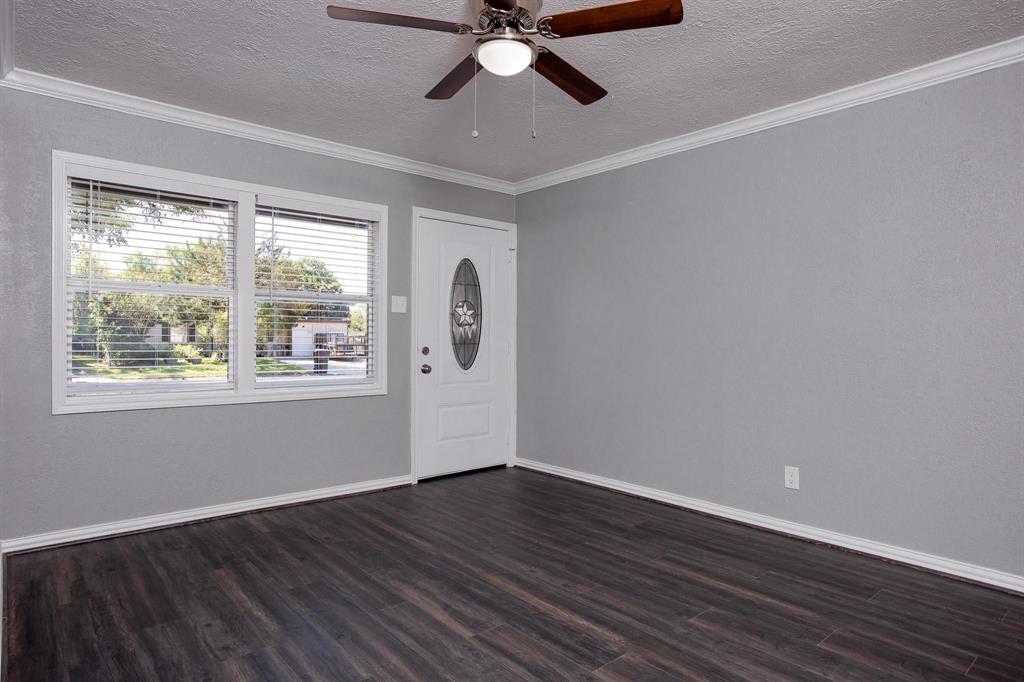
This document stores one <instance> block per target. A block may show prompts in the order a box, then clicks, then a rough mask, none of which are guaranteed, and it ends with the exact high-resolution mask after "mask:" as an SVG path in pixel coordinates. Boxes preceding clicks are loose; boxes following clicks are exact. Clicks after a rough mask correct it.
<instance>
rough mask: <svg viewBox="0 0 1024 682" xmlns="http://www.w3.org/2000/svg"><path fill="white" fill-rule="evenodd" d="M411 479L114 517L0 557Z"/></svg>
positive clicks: (21, 543)
mask: <svg viewBox="0 0 1024 682" xmlns="http://www.w3.org/2000/svg"><path fill="white" fill-rule="evenodd" d="M410 483H412V476H411V475H405V476H395V477H393V478H379V479H376V480H373V481H360V482H359V483H346V484H344V485H336V486H331V487H329V488H318V489H316V490H304V491H301V492H296V493H286V494H284V495H273V496H271V497H260V498H256V499H251V500H242V501H241V502H229V503H227V504H216V505H213V506H210V507H198V508H195V509H185V510H183V511H177V512H170V513H167V514H155V515H153V516H142V517H138V518H134V519H127V520H125V521H114V522H112V523H98V524H95V525H92V526H81V527H79V528H69V529H67V530H58V531H54V532H51V533H41V534H39V535H26V536H24V537H19V538H11V539H9V540H2V541H0V561H2V555H3V554H8V553H11V552H24V551H28V550H32V549H42V548H44V547H55V546H57V545H66V544H68V543H72V542H83V541H85V540H96V539H99V538H105V537H110V536H113V535H124V534H125V533H137V532H139V531H144V530H154V529H157V528H165V527H167V526H177V525H181V524H183V523H191V522H193V521H203V520H206V519H215V518H217V517H219V516H230V515H232V514H242V513H245V512H251V511H258V510H261V509H272V508H274V507H282V506H285V505H289V504H298V503H300V502H312V501H314V500H324V499H328V498H331V497H342V496H344V495H355V494H357V493H365V492H370V491H374V490H384V489H385V488H395V487H398V486H403V485H409V484H410Z"/></svg>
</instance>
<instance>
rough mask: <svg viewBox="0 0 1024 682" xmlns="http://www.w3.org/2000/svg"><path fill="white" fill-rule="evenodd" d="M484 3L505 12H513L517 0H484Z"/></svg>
mask: <svg viewBox="0 0 1024 682" xmlns="http://www.w3.org/2000/svg"><path fill="white" fill-rule="evenodd" d="M484 3H485V4H488V5H490V6H491V7H493V8H494V9H500V10H504V11H505V12H511V11H512V10H514V9H515V8H516V0H484Z"/></svg>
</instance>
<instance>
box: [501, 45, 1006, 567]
mask: <svg viewBox="0 0 1024 682" xmlns="http://www.w3.org/2000/svg"><path fill="white" fill-rule="evenodd" d="M1022 112H1024V66H1022V65H1016V66H1012V67H1006V68H1002V69H999V70H996V71H990V72H986V73H983V74H980V75H976V76H973V77H970V78H966V79H961V80H957V81H954V82H950V83H947V84H944V85H940V86H936V87H931V88H927V89H924V90H919V91H916V92H913V93H909V94H906V95H902V96H899V97H896V98H891V99H886V100H882V101H879V102H875V103H872V104H868V105H864V106H860V107H856V108H853V109H848V110H844V111H841V112H837V113H834V114H831V115H827V116H823V117H818V118H813V119H810V120H806V121H803V122H800V123H796V124H792V125H788V126H784V127H781V128H776V129H772V130H769V131H765V132H762V133H758V134H755V135H750V136H746V137H743V138H739V139H735V140H732V141H728V142H723V143H719V144H715V145H711V146H708V147H703V148H700V149H696V150H692V151H688V152H684V153H682V154H678V155H675V156H671V157H666V158H663V159H659V160H656V161H651V162H647V163H643V164H640V165H637V166H633V167H630V168H626V169H622V170H617V171H613V172H609V173H605V174H601V175H597V176H593V177H590V178H586V179H582V180H578V181H574V182H571V183H567V184H563V185H559V186H556V187H552V188H549V189H546V190H540V191H537V192H533V193H530V194H526V195H523V196H521V197H519V198H518V201H517V220H518V223H519V324H520V329H519V395H520V396H521V400H520V403H519V442H518V447H519V456H520V457H523V458H531V459H536V460H539V461H542V462H547V463H551V464H555V465H559V466H563V467H568V468H571V469H576V470H580V471H584V472H588V473H592V474H597V475H601V476H606V477H611V478H615V479H620V480H623V481H628V482H632V483H636V484H641V485H646V486H651V487H654V488H659V489H662V490H667V491H671V492H675V493H678V494H683V495H688V496H692V497H697V498H701V499H704V500H708V501H712V502H716V503H720V504H725V505H729V506H733V507H738V508H741V509H745V510H750V511H754V512H759V513H763V514H768V515H772V516H776V517H780V518H783V519H788V520H791V521H796V522H800V523H805V524H809V525H813V526H817V527H820V528H826V529H830V530H833V531H838V532H842V533H849V534H852V535H856V536H861V537H865V538H870V539H872V540H876V541H881V542H886V543H891V544H895V545H899V546H903V547H908V548H912V549H916V550H920V551H924V552H929V553H932V554H936V555H940V556H946V557H950V558H954V559H959V560H963V561H967V562H971V563H976V564H980V565H983V566H988V567H991V568H996V569H1001V570H1005V571H1009V572H1012V573H1016V574H1024V442H1022V439H1024V270H1022V266H1024V263H1022V257H1024V239H1022V237H1024V119H1022V116H1024V114H1022ZM681 115H682V113H681ZM787 464H789V465H796V466H799V467H800V469H801V484H802V489H801V490H799V491H791V490H785V489H784V488H783V466H784V465H787Z"/></svg>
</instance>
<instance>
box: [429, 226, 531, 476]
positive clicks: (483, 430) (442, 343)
mask: <svg viewBox="0 0 1024 682" xmlns="http://www.w3.org/2000/svg"><path fill="white" fill-rule="evenodd" d="M415 229H416V253H415V254H414V258H415V259H416V281H415V282H414V283H413V285H414V292H415V299H414V301H415V305H414V316H413V317H414V320H413V335H414V342H415V347H416V349H417V350H416V356H415V363H416V367H417V371H416V372H415V375H414V382H415V384H414V386H413V401H414V404H413V407H414V421H413V436H412V438H413V451H414V459H415V463H416V467H415V474H416V476H417V478H422V477H428V476H437V475H441V474H448V473H454V472H458V471H465V470H468V469H476V468H480V467H487V466H493V465H495V464H504V463H506V462H507V461H508V459H509V448H510V443H511V432H510V428H511V407H512V405H511V395H512V386H511V380H512V371H511V366H512V357H511V350H512V338H513V336H512V335H513V333H514V330H513V329H512V319H513V318H512V300H513V298H512V282H513V277H512V267H513V252H512V250H511V247H512V244H513V242H512V235H511V233H510V232H509V231H507V230H502V229H494V228H491V227H484V226H476V225H469V224H465V223H461V222H450V221H447V220H438V219H434V218H425V217H420V218H419V219H418V220H417V224H416V226H415ZM467 263H468V264H467ZM474 347H475V356H474V354H473V350H474ZM422 348H428V349H429V351H428V353H427V354H423V353H422V351H421V349H422ZM460 359H461V362H460ZM463 364H464V365H466V367H465V368H463V366H462V365H463ZM428 368H429V370H428V371H421V370H427V369H428Z"/></svg>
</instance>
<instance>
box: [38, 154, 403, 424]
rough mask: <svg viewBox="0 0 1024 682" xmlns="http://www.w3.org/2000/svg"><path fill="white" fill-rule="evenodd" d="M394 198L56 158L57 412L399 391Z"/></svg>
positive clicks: (76, 157) (89, 159) (71, 157)
mask: <svg viewBox="0 0 1024 682" xmlns="http://www.w3.org/2000/svg"><path fill="white" fill-rule="evenodd" d="M386 225H387V208H386V207H384V206H377V205H373V204H363V203H358V202H349V201H344V200H340V199H334V198H330V197H323V196H319V195H311V194H305V193H298V192H291V191H285V190H280V189H274V188H266V187H261V186H255V185H248V184H245V183H236V182H232V181H226V180H219V179H216V178H207V177H200V176H194V175H190V174H184V173H178V172H174V171H165V170H161V169H153V168H145V167H141V166H137V165H134V164H124V163H120V162H112V161H105V160H102V159H95V158H92V157H83V156H79V155H72V154H65V153H62V152H55V153H54V273H55V279H54V322H53V328H54V329H53V345H54V353H53V355H54V357H53V403H54V405H53V409H54V412H55V413H62V412H86V411H99V410H117V409H134V408H145V407H171V406H180V405H210V404H219V403H232V402H257V401H267V400H298V399H307V398H323V397H339V396H349V395H378V394H382V393H385V392H386V382H385V373H386V362H385V357H384V350H385V338H384V334H385V324H384V323H385V321H386V320H385V319H383V318H384V316H383V315H380V314H379V311H380V310H382V308H380V301H381V300H383V297H384V267H383V264H384V263H385V247H386V238H385V235H386Z"/></svg>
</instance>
